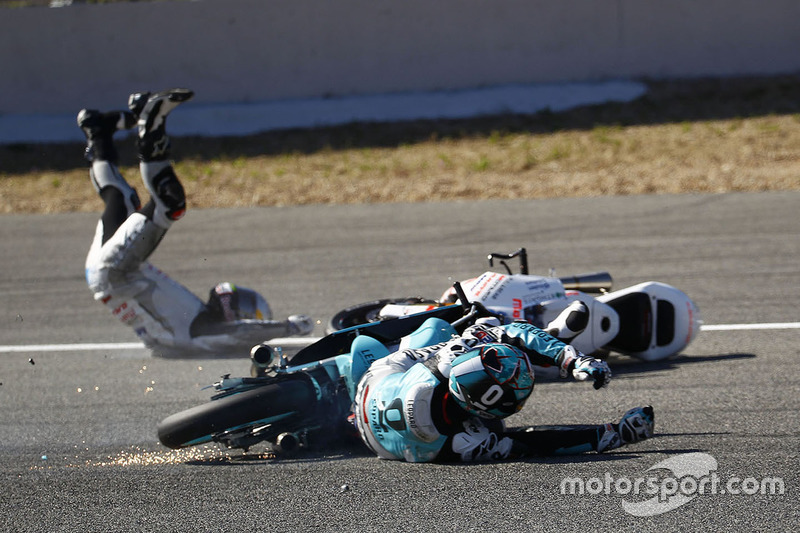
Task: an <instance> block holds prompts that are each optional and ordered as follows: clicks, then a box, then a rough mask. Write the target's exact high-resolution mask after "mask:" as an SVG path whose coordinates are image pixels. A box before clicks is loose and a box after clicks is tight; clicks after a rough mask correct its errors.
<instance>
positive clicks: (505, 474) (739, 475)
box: [0, 193, 800, 531]
mask: <svg viewBox="0 0 800 533" xmlns="http://www.w3.org/2000/svg"><path fill="white" fill-rule="evenodd" d="M798 207H800V194H799V193H768V194H724V195H686V196H683V195H679V196H643V197H626V198H596V199H563V200H549V201H503V202H478V203H447V204H427V205H373V206H315V207H300V208H265V209H226V210H205V211H190V212H189V214H188V215H187V216H186V217H185V219H184V220H182V221H181V222H180V223H178V224H177V225H176V226H175V227H174V228H173V229H172V230H171V231H170V233H169V234H168V235H167V237H166V239H165V241H164V242H163V243H162V246H161V248H160V249H159V250H158V251H157V252H156V254H155V255H154V257H153V258H152V259H153V262H154V263H155V264H156V265H158V266H160V267H161V268H162V269H164V270H165V271H166V272H168V273H170V274H171V275H172V276H173V277H174V278H176V279H178V280H180V281H181V282H183V283H184V284H185V285H187V286H188V287H189V288H190V289H192V290H194V291H195V292H197V293H198V294H202V295H205V293H206V292H207V291H208V289H209V288H210V287H212V286H213V285H214V284H215V283H217V282H218V281H223V280H230V281H234V282H238V283H239V284H240V285H243V286H250V287H253V288H256V289H258V290H260V291H261V292H262V293H264V294H265V295H266V296H267V297H268V299H269V300H270V302H271V303H272V305H273V308H274V311H275V314H276V315H281V314H283V315H286V314H290V313H295V312H305V313H309V314H311V315H313V316H314V317H315V318H318V319H320V320H322V321H324V320H325V319H326V318H328V317H329V316H331V314H333V313H334V312H335V311H337V310H338V309H340V308H342V307H344V306H346V305H349V304H354V303H357V302H360V301H367V300H370V299H374V298H379V297H385V296H411V295H424V296H438V295H439V294H440V293H441V292H442V291H444V290H445V288H447V287H448V286H449V284H450V283H451V281H452V280H455V279H461V278H468V277H472V276H474V275H476V274H478V273H480V272H482V271H483V270H484V269H486V267H487V264H486V260H485V256H486V254H487V253H488V252H491V251H506V252H507V251H512V250H515V249H517V248H518V247H520V246H525V247H527V248H528V250H529V254H530V259H531V269H532V271H534V272H539V273H546V272H547V271H548V270H549V268H551V267H555V268H556V269H557V273H558V274H561V275H566V274H571V273H577V272H586V271H593V270H608V271H610V272H611V273H612V274H613V276H614V280H615V286H616V287H618V288H622V287H625V286H628V285H632V284H634V283H638V282H640V281H645V280H649V279H654V280H659V281H664V282H666V283H670V284H673V285H675V286H677V287H680V288H681V289H683V290H685V291H686V292H687V293H688V294H690V295H691V296H692V297H693V298H694V299H695V301H696V302H697V303H698V305H699V307H700V309H701V312H702V315H703V319H704V320H705V322H706V324H759V323H787V322H789V323H796V322H797V321H798V319H800V313H798V310H797V309H798V296H800V268H798V264H800V210H799V209H798ZM95 223H96V218H95V217H94V216H93V215H86V214H70V215H51V216H27V215H13V216H2V217H0V235H2V246H3V253H2V254H0V272H2V276H1V277H0V284H1V286H2V298H1V299H0V309H1V310H2V320H3V327H2V329H0V345H5V346H8V345H15V346H30V345H43V344H77V343H135V342H136V338H135V336H134V335H133V334H132V332H130V331H128V330H127V329H126V328H125V327H124V326H122V325H120V324H118V323H117V322H116V321H115V319H114V318H112V317H111V316H110V314H109V313H107V311H106V310H105V309H104V308H103V307H102V306H101V305H99V304H97V303H95V302H94V301H93V300H92V298H91V295H90V293H89V291H88V289H87V288H86V287H85V283H84V280H83V272H82V269H83V261H84V256H85V252H86V249H87V247H88V245H89V242H90V240H91V237H92V233H93V230H94V225H95ZM315 333H316V334H321V333H322V326H321V325H320V326H318V331H316V332H315ZM611 363H612V368H613V369H614V372H615V376H614V379H613V380H612V382H611V385H610V387H609V388H608V389H605V390H602V391H595V390H593V389H592V388H591V386H589V385H587V384H584V383H573V382H569V383H556V382H544V383H541V382H540V383H537V386H536V389H535V391H534V394H533V397H532V401H530V402H529V403H528V404H527V405H526V407H525V409H524V410H523V411H522V412H521V413H520V414H519V415H516V416H515V417H513V418H512V419H510V421H509V422H510V423H511V425H515V426H516V425H520V426H521V425H531V424H574V423H594V422H606V421H611V420H613V419H616V418H617V417H618V416H619V415H620V414H621V413H622V412H624V411H625V410H626V409H628V408H629V407H632V406H636V405H641V404H648V403H649V404H652V405H653V406H654V408H655V412H656V420H657V425H656V431H657V438H654V439H652V440H649V441H646V442H644V443H640V444H638V445H635V446H631V447H628V448H623V449H621V450H619V451H618V452H617V453H609V454H606V455H597V454H587V455H582V456H574V457H561V458H537V459H530V460H525V461H518V462H511V463H504V464H481V465H468V466H463V465H412V464H405V463H395V462H386V461H381V460H378V459H376V458H374V457H371V456H369V455H368V454H366V453H364V452H363V451H362V450H361V449H359V448H353V449H347V448H335V449H333V450H330V451H328V452H315V453H305V454H301V455H300V456H297V457H294V458H290V459H283V458H282V459H273V458H271V457H269V456H267V455H265V454H264V453H261V452H263V450H256V449H253V450H251V452H250V453H249V454H247V455H245V456H243V455H242V454H241V453H240V452H227V451H225V450H222V449H220V448H218V447H215V446H211V447H204V448H201V449H199V450H195V451H192V452H181V453H178V452H173V451H168V450H166V449H165V448H163V447H162V446H161V445H160V444H159V443H158V441H157V439H156V436H155V427H156V424H157V423H158V421H159V420H161V419H162V418H163V417H165V416H167V415H169V414H172V413H174V412H177V411H179V410H182V409H184V408H188V407H190V406H193V405H196V404H198V403H201V402H203V401H205V400H206V399H207V398H208V395H209V392H208V391H204V390H201V388H202V387H203V386H205V385H207V384H210V383H211V382H213V381H214V380H215V379H216V378H218V377H219V376H220V375H222V374H225V373H231V374H234V375H237V374H239V375H242V374H244V373H246V372H247V369H248V365H247V362H246V360H245V359H243V358H242V359H222V360H209V359H193V360H166V359H156V358H152V357H150V356H149V355H148V354H147V353H146V352H144V351H142V350H139V349H135V348H128V349H118V348H109V349H108V350H76V351H52V350H45V349H41V350H37V349H34V350H33V351H30V352H24V353H17V352H6V353H0V382H2V385H0V467H1V469H0V472H2V473H1V474H0V493H1V494H0V530H3V531H79V530H80V531H83V530H88V531H222V530H230V531H244V530H257V531H300V530H308V529H314V530H322V531H325V530H331V531H333V530H335V531H491V530H500V531H540V530H541V531H573V530H612V531H613V530H633V531H641V530H659V531H667V530H670V531H674V530H679V529H683V530H737V531H752V530H767V529H770V530H779V531H781V530H782V531H792V530H796V528H797V524H798V523H800V510H798V494H799V493H800V492H799V491H800V484H798V481H799V477H800V476H799V475H798V470H799V469H798V466H800V465H799V464H798V455H800V431H799V429H798V428H799V427H800V416H798V411H799V410H800V394H798V389H799V388H800V387H798V384H797V383H798V376H800V331H798V330H797V329H773V330H758V329H748V330H733V331H703V332H701V333H700V335H699V336H698V338H697V339H696V340H695V342H694V343H693V344H692V345H690V346H689V347H688V349H687V350H686V351H685V352H684V353H683V354H681V355H679V356H677V357H675V358H672V359H670V360H668V361H664V362H659V363H650V364H648V363H639V362H636V361H634V360H631V359H625V358H613V359H612V360H611ZM689 453H694V454H707V455H703V456H698V455H693V456H687V455H686V454H689ZM708 456H710V457H712V458H713V460H714V461H715V463H716V464H715V465H713V466H714V468H712V470H713V474H715V475H716V477H717V480H718V482H719V483H718V484H717V485H716V487H715V488H712V487H711V486H710V485H706V487H705V488H706V491H705V492H704V493H703V494H699V493H698V492H699V488H698V489H697V490H694V491H693V490H692V488H693V486H692V485H691V482H692V481H693V480H694V481H699V480H700V479H701V476H700V473H698V472H693V471H690V472H689V473H691V474H692V475H691V476H689V475H686V472H683V473H681V472H680V471H678V470H675V469H674V468H673V469H672V470H664V469H660V470H650V471H648V469H650V468H651V467H653V466H655V465H657V464H658V463H660V462H661V461H664V460H676V459H675V458H678V459H681V458H682V459H686V458H687V457H693V458H697V457H703V458H706V459H708ZM706 464H707V463H706ZM657 473H658V474H659V476H660V477H659V479H658V483H659V485H658V488H659V490H660V491H662V495H663V496H664V497H663V499H662V501H661V502H660V503H659V502H656V503H657V504H659V505H662V507H658V508H657V509H658V510H659V511H663V512H659V513H657V514H656V513H650V515H649V516H634V515H633V514H631V513H630V512H628V511H626V510H625V508H624V507H623V504H624V502H626V501H627V502H629V503H634V504H637V503H641V502H644V501H646V500H648V499H650V498H651V497H657V496H653V495H651V494H643V493H640V494H638V495H634V494H633V492H632V490H633V489H632V488H631V487H630V486H629V485H628V484H626V481H629V482H631V483H632V482H635V481H636V480H637V479H644V478H645V477H646V476H651V477H652V476H654V475H656V474H657ZM566 478H578V479H581V480H582V481H583V482H584V483H585V487H586V490H585V492H584V494H583V495H580V494H569V493H568V494H562V492H563V491H562V490H561V488H562V482H563V481H564V480H565V479H566ZM670 478H671V479H670ZM690 478H691V479H690ZM709 479H710V478H709ZM737 479H738V480H745V479H748V480H750V481H747V482H744V481H742V482H740V483H738V484H737V482H736V480H737ZM765 479H770V480H773V481H775V480H776V479H778V480H780V482H781V483H782V485H780V486H778V485H773V487H777V488H779V489H782V490H777V489H776V490H772V491H771V492H775V494H769V493H766V494H762V493H761V489H760V486H761V485H759V484H758V483H759V482H761V483H762V484H763V481H764V480H765ZM606 480H610V481H606ZM672 482H678V483H682V484H683V486H682V489H683V490H684V492H685V494H686V497H685V498H684V499H683V500H677V499H676V498H677V497H678V496H671V495H670V494H671V493H672V492H674V490H673V488H674V487H673V485H672V484H670V483H672ZM728 483H731V485H728ZM754 483H756V484H754ZM727 486H730V487H731V488H734V489H737V488H738V489H740V490H739V492H740V494H731V493H730V491H725V488H726V487H727ZM606 487H608V489H606ZM765 487H767V486H766V485H765ZM626 489H628V491H627V492H626ZM753 489H758V491H757V492H756V493H755V494H752V492H754V490H753ZM767 490H769V487H767ZM722 491H725V493H724V494H723V493H722ZM742 492H749V493H742ZM676 503H684V504H683V505H680V506H679V507H677V508H675V509H672V510H669V511H666V510H665V508H664V507H663V505H667V504H676Z"/></svg>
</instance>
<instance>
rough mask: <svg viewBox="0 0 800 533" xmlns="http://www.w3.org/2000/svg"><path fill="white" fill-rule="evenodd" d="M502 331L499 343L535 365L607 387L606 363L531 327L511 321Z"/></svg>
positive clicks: (595, 385) (609, 372) (609, 377)
mask: <svg viewBox="0 0 800 533" xmlns="http://www.w3.org/2000/svg"><path fill="white" fill-rule="evenodd" d="M501 328H502V330H503V334H502V336H501V339H500V341H501V342H503V343H506V344H510V345H512V346H516V347H517V348H520V349H521V350H523V351H524V352H525V353H527V354H528V357H529V358H530V360H531V363H533V364H535V365H540V366H548V365H553V366H557V367H558V368H559V373H560V375H561V377H562V378H567V377H570V376H571V377H573V378H575V379H577V380H579V381H587V380H591V381H593V382H594V388H596V389H599V388H601V387H604V386H606V385H608V382H609V381H610V380H611V370H610V369H609V368H608V365H607V364H606V362H605V361H601V360H599V359H595V358H594V357H591V356H589V355H584V354H582V353H580V352H579V351H577V350H576V349H575V348H574V347H572V346H570V345H568V344H565V343H563V342H561V341H560V340H558V339H556V338H555V337H553V336H552V335H550V334H549V333H547V332H546V331H544V330H542V329H539V328H537V327H536V326H534V325H532V324H529V323H527V322H513V323H511V324H508V325H506V326H501Z"/></svg>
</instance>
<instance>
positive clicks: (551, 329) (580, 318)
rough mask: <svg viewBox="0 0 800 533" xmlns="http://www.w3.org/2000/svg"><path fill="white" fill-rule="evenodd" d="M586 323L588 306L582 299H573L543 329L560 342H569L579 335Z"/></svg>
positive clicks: (587, 323)
mask: <svg viewBox="0 0 800 533" xmlns="http://www.w3.org/2000/svg"><path fill="white" fill-rule="evenodd" d="M588 325H589V308H588V307H586V304H585V303H583V302H582V301H580V300H575V301H574V302H572V303H571V304H569V305H568V306H567V308H566V309H564V310H563V311H561V313H559V315H558V316H557V317H556V318H555V320H553V321H552V322H550V323H549V324H548V325H547V326H546V327H545V328H544V329H545V331H547V333H549V334H550V335H552V336H553V337H555V338H557V339H558V340H560V341H561V342H566V343H569V342H570V341H571V340H572V339H574V338H575V337H577V336H578V335H580V334H581V333H582V332H583V330H585V329H586V326H588Z"/></svg>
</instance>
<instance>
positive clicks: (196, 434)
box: [158, 379, 316, 449]
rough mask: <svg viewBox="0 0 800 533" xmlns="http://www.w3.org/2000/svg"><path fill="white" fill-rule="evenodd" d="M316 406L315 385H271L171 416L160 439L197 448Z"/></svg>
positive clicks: (166, 443) (175, 445) (293, 381)
mask: <svg viewBox="0 0 800 533" xmlns="http://www.w3.org/2000/svg"><path fill="white" fill-rule="evenodd" d="M315 403H316V394H315V392H314V388H313V385H312V384H311V383H310V382H309V381H307V380H304V379H287V380H284V381H279V382H276V383H270V384H269V385H265V386H263V387H259V388H257V389H253V390H249V391H246V392H241V393H238V394H234V395H231V396H226V397H224V398H220V399H219V400H212V401H210V402H208V403H205V404H203V405H198V406H197V407H192V408H191V409H187V410H186V411H181V412H180V413H176V414H174V415H171V416H168V417H167V418H165V419H164V420H162V421H161V423H160V424H159V425H158V440H160V441H161V443H162V444H163V445H164V446H167V447H169V448H174V449H177V448H184V447H186V446H194V445H196V444H202V443H203V442H208V441H210V440H212V436H213V435H214V434H217V433H221V432H223V431H226V430H228V429H232V428H236V427H240V426H246V425H247V424H250V423H253V422H257V421H262V420H265V419H268V418H272V417H275V416H279V415H283V414H286V413H292V412H299V413H307V412H309V411H310V410H311V409H312V408H313V406H314V404H315ZM293 418H294V417H293Z"/></svg>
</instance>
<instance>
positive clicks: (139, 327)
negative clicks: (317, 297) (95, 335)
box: [86, 213, 297, 357]
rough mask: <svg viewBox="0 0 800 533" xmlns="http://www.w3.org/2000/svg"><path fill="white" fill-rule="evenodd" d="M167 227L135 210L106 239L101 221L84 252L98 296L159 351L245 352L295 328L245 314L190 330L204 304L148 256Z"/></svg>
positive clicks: (166, 353)
mask: <svg viewBox="0 0 800 533" xmlns="http://www.w3.org/2000/svg"><path fill="white" fill-rule="evenodd" d="M165 233H166V229H164V228H162V227H159V226H158V225H156V224H154V223H153V222H152V221H151V220H149V219H148V218H147V217H146V216H144V215H143V214H141V213H133V214H131V215H130V216H129V217H128V218H127V219H126V220H125V222H123V223H122V225H121V226H120V227H119V228H118V229H117V231H116V232H114V234H113V235H112V236H111V237H110V238H109V239H108V240H107V241H106V242H105V243H103V242H102V239H103V223H102V221H100V222H99V223H98V225H97V231H96V232H95V237H94V241H93V242H92V246H91V248H90V250H89V254H88V256H87V258H86V281H87V283H88V284H89V288H90V289H91V290H92V292H93V293H94V298H95V300H99V301H101V302H103V303H104V304H105V305H106V306H107V307H108V308H109V309H110V310H111V312H112V313H113V314H114V316H116V317H117V318H118V319H119V320H120V321H121V322H122V323H123V324H125V325H127V326H130V327H131V328H133V330H134V332H136V335H137V336H138V337H139V338H140V339H141V340H142V341H143V342H144V344H145V345H146V346H147V347H148V348H150V349H151V350H153V352H154V353H155V354H156V355H160V356H163V357H181V356H213V355H238V354H240V352H241V354H242V355H246V354H247V353H249V349H250V347H252V346H253V345H255V344H258V343H260V342H263V341H265V340H267V339H270V338H273V337H276V336H279V335H287V334H289V335H291V334H296V333H297V332H296V331H294V329H293V327H292V325H291V324H289V323H287V322H272V321H251V320H242V321H239V322H237V323H225V324H220V326H221V327H218V328H216V330H215V331H213V332H208V334H199V335H198V334H197V332H195V336H192V334H191V326H192V322H193V321H194V320H195V318H196V317H197V316H198V314H199V313H201V312H202V311H203V310H204V309H205V304H204V303H203V302H202V301H201V300H200V299H199V298H198V297H197V296H195V295H194V294H193V293H192V292H191V291H189V290H188V289H187V288H186V287H184V286H183V285H181V284H180V283H178V282H177V281H175V280H173V279H172V278H170V277H169V276H168V275H166V274H165V273H164V272H162V271H161V270H159V269H158V268H156V267H154V266H153V265H151V264H150V263H149V262H147V261H146V259H147V258H148V257H149V256H150V254H151V253H152V252H153V250H154V249H155V248H156V246H157V245H158V243H159V242H160V241H161V239H162V238H163V236H164V234H165ZM234 351H235V353H233V352H234Z"/></svg>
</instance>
